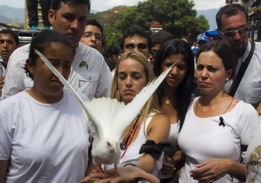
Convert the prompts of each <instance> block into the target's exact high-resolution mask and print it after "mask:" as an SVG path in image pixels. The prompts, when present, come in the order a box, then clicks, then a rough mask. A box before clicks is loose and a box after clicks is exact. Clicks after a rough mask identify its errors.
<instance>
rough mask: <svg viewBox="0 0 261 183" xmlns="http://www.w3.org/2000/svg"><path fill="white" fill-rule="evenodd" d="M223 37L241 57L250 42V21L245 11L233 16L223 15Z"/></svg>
mask: <svg viewBox="0 0 261 183" xmlns="http://www.w3.org/2000/svg"><path fill="white" fill-rule="evenodd" d="M221 19H222V24H223V26H222V28H221V30H220V32H221V33H220V35H221V38H222V39H224V40H225V41H227V42H228V43H229V44H230V45H231V47H232V49H233V51H234V53H235V54H236V56H237V57H238V58H240V57H241V56H242V55H243V54H244V53H245V51H246V48H247V42H248V23H247V20H246V16H245V14H244V13H243V12H239V13H238V14H236V15H233V16H226V15H222V17H221Z"/></svg>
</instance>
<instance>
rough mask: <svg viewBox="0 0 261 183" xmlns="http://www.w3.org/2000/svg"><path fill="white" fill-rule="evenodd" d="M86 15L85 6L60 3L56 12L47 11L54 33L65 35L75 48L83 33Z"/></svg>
mask: <svg viewBox="0 0 261 183" xmlns="http://www.w3.org/2000/svg"><path fill="white" fill-rule="evenodd" d="M87 13H88V9H87V6H86V5H82V4H69V5H68V4H64V3H61V7H60V9H58V10H57V11H56V12H55V11H54V10H52V9H50V10H49V21H50V23H51V24H52V27H53V29H54V30H55V31H58V32H61V33H63V34H65V35H66V36H67V38H68V39H69V40H70V42H71V43H72V44H73V45H74V46H77V45H78V43H79V41H80V39H81V37H82V35H83V32H84V28H85V23H86V20H87Z"/></svg>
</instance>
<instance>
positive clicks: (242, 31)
mask: <svg viewBox="0 0 261 183" xmlns="http://www.w3.org/2000/svg"><path fill="white" fill-rule="evenodd" d="M247 31H248V27H241V28H239V29H237V30H230V31H226V32H222V31H221V30H219V32H220V33H221V34H223V35H225V36H226V37H233V36H235V34H236V33H237V32H238V33H239V34H240V35H242V34H245V33H246V32H247Z"/></svg>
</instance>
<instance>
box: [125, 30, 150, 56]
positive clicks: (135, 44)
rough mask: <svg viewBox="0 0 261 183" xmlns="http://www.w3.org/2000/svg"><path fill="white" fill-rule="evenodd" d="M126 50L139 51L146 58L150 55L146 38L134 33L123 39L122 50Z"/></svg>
mask: <svg viewBox="0 0 261 183" xmlns="http://www.w3.org/2000/svg"><path fill="white" fill-rule="evenodd" d="M127 51H138V52H141V53H143V54H144V55H145V56H146V57H147V58H149V55H150V52H149V46H148V42H147V39H146V38H144V37H141V36H139V35H134V36H132V37H127V38H126V39H125V40H124V49H123V52H124V53H125V52H127Z"/></svg>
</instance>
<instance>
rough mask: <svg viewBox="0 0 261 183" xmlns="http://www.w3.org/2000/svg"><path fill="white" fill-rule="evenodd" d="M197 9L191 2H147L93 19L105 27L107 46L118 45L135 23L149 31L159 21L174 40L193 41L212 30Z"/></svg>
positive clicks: (123, 7) (178, 0)
mask: <svg viewBox="0 0 261 183" xmlns="http://www.w3.org/2000/svg"><path fill="white" fill-rule="evenodd" d="M194 6H195V4H194V2H193V1H190V0H147V1H144V2H140V3H139V4H138V5H137V6H132V7H126V6H120V7H114V8H113V9H111V10H108V11H106V12H101V13H97V14H92V15H91V16H90V17H91V18H96V19H97V20H98V21H99V22H100V23H102V25H103V26H104V30H105V35H106V42H107V45H119V41H120V38H121V35H122V33H123V32H124V30H125V29H126V28H128V27H129V26H131V25H134V24H136V25H140V26H142V27H143V28H145V29H146V30H149V29H150V26H151V24H152V23H153V22H159V23H160V24H161V25H163V29H164V30H165V31H168V32H170V33H171V34H172V35H173V36H174V37H175V38H181V37H183V36H185V37H189V39H190V41H191V42H193V41H195V40H196V37H197V35H198V34H199V33H201V32H203V31H205V30H207V29H209V25H208V21H207V19H206V18H205V17H204V16H199V17H197V12H196V10H194V9H193V7H194Z"/></svg>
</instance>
